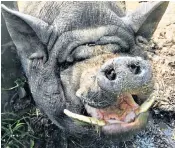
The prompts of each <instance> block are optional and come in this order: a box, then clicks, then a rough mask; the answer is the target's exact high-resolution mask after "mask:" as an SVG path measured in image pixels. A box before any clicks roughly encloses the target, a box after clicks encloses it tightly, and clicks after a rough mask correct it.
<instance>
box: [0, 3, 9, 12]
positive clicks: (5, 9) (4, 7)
mask: <svg viewBox="0 0 175 148" xmlns="http://www.w3.org/2000/svg"><path fill="white" fill-rule="evenodd" d="M1 11H2V13H3V12H4V11H6V12H8V11H9V9H8V8H7V6H5V5H4V4H1Z"/></svg>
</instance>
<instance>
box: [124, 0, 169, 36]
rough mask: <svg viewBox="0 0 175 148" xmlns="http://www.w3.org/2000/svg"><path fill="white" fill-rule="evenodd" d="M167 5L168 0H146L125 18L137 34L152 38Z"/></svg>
mask: <svg viewBox="0 0 175 148" xmlns="http://www.w3.org/2000/svg"><path fill="white" fill-rule="evenodd" d="M167 6H168V2H163V1H159V2H146V3H143V4H141V6H140V7H139V8H137V9H136V10H135V11H134V12H132V13H131V14H129V15H127V16H126V17H125V18H123V20H124V22H125V23H126V24H128V25H129V26H130V27H131V28H132V29H133V30H134V32H135V34H137V35H141V36H143V37H145V38H147V39H150V38H151V36H152V35H153V33H154V31H155V29H156V27H157V25H158V23H159V21H160V19H161V18H162V16H163V14H164V12H165V10H166V8H167Z"/></svg>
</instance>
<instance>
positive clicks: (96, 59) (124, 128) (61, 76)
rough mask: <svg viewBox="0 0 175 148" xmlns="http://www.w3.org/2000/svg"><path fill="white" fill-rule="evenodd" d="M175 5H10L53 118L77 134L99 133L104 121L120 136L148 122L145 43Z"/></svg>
mask: <svg viewBox="0 0 175 148" xmlns="http://www.w3.org/2000/svg"><path fill="white" fill-rule="evenodd" d="M167 5H168V2H148V3H144V4H142V5H141V6H140V7H139V8H138V9H136V10H135V11H134V12H131V13H129V14H125V12H124V11H123V10H122V9H121V8H120V7H119V6H118V5H116V4H115V2H56V1H55V2H45V3H44V4H43V3H42V5H35V7H34V9H32V11H31V10H30V11H27V10H26V11H23V12H19V11H14V10H11V9H9V8H7V7H6V6H4V5H3V6H2V13H3V16H4V18H5V21H6V25H7V28H8V31H9V33H10V35H11V38H12V40H13V42H14V44H15V45H16V47H17V52H18V55H19V56H20V58H21V63H22V65H23V69H24V71H25V74H26V77H27V79H28V83H29V86H30V90H31V93H32V95H33V98H34V100H35V102H36V104H37V106H38V107H39V108H40V109H41V110H43V111H44V112H45V113H46V114H47V115H48V117H49V118H50V119H51V120H52V121H53V123H55V124H56V125H57V126H58V127H59V128H61V129H63V130H64V131H65V132H67V133H69V134H70V135H75V134H81V135H90V136H91V135H95V136H97V135H99V134H98V133H97V132H96V129H97V128H96V127H99V129H100V131H101V136H104V137H105V136H107V137H109V136H110V137H120V136H121V135H125V136H126V135H128V133H131V134H132V133H133V132H134V131H138V130H139V129H141V128H142V127H144V126H145V125H146V123H147V118H148V111H145V112H143V113H140V114H137V112H138V110H139V106H140V105H141V104H142V103H143V102H145V100H146V99H147V96H149V94H150V92H151V90H152V71H151V66H150V64H149V62H148V61H147V57H146V54H145V53H144V48H145V46H147V43H148V41H149V39H150V38H151V36H152V34H153V33H154V31H155V29H156V27H157V25H158V22H159V21H160V19H161V17H162V15H163V14H164V12H165V10H166V7H167ZM49 6H50V7H49ZM39 7H41V8H39ZM38 9H39V10H40V11H38ZM35 12H36V13H35ZM65 109H66V110H65ZM64 111H65V113H66V114H65V113H64ZM67 112H70V113H71V115H70V114H69V113H68V114H67ZM72 114H73V115H72ZM79 115H80V116H79ZM74 116H78V118H79V119H78V118H77V119H76V120H79V121H81V118H84V117H85V118H86V117H87V118H86V119H89V120H91V119H92V124H91V123H88V124H87V123H86V124H85V123H84V122H86V121H83V123H77V122H75V121H74V119H72V118H75V117H74ZM93 120H94V121H93ZM101 123H102V124H101Z"/></svg>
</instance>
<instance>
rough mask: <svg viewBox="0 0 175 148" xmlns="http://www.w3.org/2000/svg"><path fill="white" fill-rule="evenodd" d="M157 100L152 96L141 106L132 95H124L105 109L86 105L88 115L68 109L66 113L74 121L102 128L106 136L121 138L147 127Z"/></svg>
mask: <svg viewBox="0 0 175 148" xmlns="http://www.w3.org/2000/svg"><path fill="white" fill-rule="evenodd" d="M155 99H156V96H155V95H154V94H152V95H150V96H149V98H148V99H147V100H146V101H145V102H144V103H142V104H141V105H140V106H139V105H138V104H137V103H136V102H135V101H134V99H133V97H132V95H131V94H122V95H121V96H119V97H117V99H116V100H117V101H116V103H114V104H113V105H111V106H109V107H106V108H103V109H98V108H94V107H91V106H89V105H87V104H85V105H84V108H85V111H86V112H87V114H85V113H82V114H76V113H72V112H70V111H68V110H67V109H65V110H64V113H65V114H66V115H67V116H69V117H71V118H72V119H74V120H78V121H80V122H85V123H88V124H91V125H95V126H99V127H101V131H102V132H103V133H104V134H106V135H115V136H118V135H119V136H120V134H123V133H128V132H130V131H132V132H133V131H138V130H139V129H141V128H143V127H145V125H146V123H147V119H148V115H149V113H148V110H149V108H150V107H151V106H152V105H153V103H154V101H155ZM119 108H120V109H119ZM122 109H123V110H122Z"/></svg>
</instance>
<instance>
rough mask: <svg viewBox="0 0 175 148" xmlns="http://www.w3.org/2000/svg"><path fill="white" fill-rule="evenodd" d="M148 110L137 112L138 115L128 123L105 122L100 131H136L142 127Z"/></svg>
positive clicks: (106, 132) (113, 133)
mask: <svg viewBox="0 0 175 148" xmlns="http://www.w3.org/2000/svg"><path fill="white" fill-rule="evenodd" d="M148 116H149V113H148V112H144V113H141V114H139V116H138V117H137V118H136V119H135V120H134V121H133V122H130V123H115V124H107V125H105V126H103V127H102V132H103V133H104V134H107V135H119V134H125V133H130V132H132V133H133V132H136V131H139V130H140V129H142V128H144V127H145V126H146V124H147V121H148Z"/></svg>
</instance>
